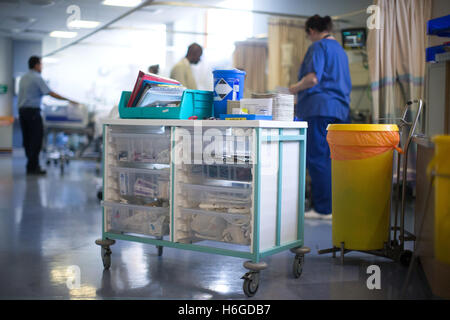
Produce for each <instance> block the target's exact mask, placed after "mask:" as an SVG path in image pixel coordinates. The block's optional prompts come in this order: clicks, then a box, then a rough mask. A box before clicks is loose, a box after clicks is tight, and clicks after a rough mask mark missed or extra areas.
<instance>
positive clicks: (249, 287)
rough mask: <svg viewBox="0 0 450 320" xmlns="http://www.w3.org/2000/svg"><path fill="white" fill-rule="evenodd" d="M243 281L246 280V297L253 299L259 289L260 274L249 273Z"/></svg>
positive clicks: (244, 286) (244, 287)
mask: <svg viewBox="0 0 450 320" xmlns="http://www.w3.org/2000/svg"><path fill="white" fill-rule="evenodd" d="M242 279H244V285H243V289H244V293H245V295H246V296H247V297H253V296H254V295H255V293H256V291H258V287H259V272H253V271H252V272H247V273H246V274H245V275H244V276H243V277H242Z"/></svg>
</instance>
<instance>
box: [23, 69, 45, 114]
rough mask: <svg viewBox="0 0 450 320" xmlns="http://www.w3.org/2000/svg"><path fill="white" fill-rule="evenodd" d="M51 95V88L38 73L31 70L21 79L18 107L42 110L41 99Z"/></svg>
mask: <svg viewBox="0 0 450 320" xmlns="http://www.w3.org/2000/svg"><path fill="white" fill-rule="evenodd" d="M49 93H50V88H49V87H48V86H47V84H46V83H45V81H44V79H42V77H41V74H40V73H39V72H37V71H34V70H30V71H28V72H27V73H26V74H24V75H23V76H22V78H20V82H19V98H18V106H19V108H22V107H30V108H40V107H41V98H42V96H45V95H46V94H49Z"/></svg>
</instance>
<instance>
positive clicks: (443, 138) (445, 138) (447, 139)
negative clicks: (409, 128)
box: [431, 135, 450, 143]
mask: <svg viewBox="0 0 450 320" xmlns="http://www.w3.org/2000/svg"><path fill="white" fill-rule="evenodd" d="M431 140H433V142H435V143H450V135H439V136H434V137H433V138H432V139H431Z"/></svg>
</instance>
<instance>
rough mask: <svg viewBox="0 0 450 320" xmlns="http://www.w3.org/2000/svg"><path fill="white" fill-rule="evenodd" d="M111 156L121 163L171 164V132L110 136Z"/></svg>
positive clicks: (113, 134) (119, 133)
mask: <svg viewBox="0 0 450 320" xmlns="http://www.w3.org/2000/svg"><path fill="white" fill-rule="evenodd" d="M110 138H111V144H110V153H111V154H110V155H111V156H112V158H113V159H115V160H116V161H119V162H127V163H144V164H145V163H160V164H169V163H170V132H167V131H166V130H165V131H164V132H163V133H160V134H158V133H123V132H116V131H112V132H111V134H110Z"/></svg>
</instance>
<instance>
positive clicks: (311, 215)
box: [305, 209, 331, 220]
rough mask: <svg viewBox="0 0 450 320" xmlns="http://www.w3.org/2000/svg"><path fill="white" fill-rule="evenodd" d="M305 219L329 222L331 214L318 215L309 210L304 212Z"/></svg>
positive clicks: (314, 211)
mask: <svg viewBox="0 0 450 320" xmlns="http://www.w3.org/2000/svg"><path fill="white" fill-rule="evenodd" d="M305 219H320V220H331V213H330V214H320V213H318V212H317V211H316V210H314V209H311V210H308V211H306V212H305Z"/></svg>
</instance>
